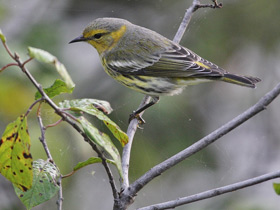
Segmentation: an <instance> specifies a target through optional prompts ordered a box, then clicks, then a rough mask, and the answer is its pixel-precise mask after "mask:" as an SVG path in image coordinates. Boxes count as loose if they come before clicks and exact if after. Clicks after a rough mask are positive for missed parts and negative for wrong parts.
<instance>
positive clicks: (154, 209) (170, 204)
mask: <svg viewBox="0 0 280 210" xmlns="http://www.w3.org/2000/svg"><path fill="white" fill-rule="evenodd" d="M279 177H280V171H277V172H272V173H267V174H264V175H261V176H258V177H254V178H251V179H247V180H245V181H241V182H237V183H234V184H230V185H227V186H224V187H219V188H216V189H212V190H208V191H205V192H201V193H198V194H194V195H190V196H187V197H183V198H178V199H176V200H172V201H167V202H164V203H159V204H155V205H151V206H147V207H143V208H139V209H138V210H162V209H173V208H175V207H177V206H181V205H184V204H188V203H193V202H195V201H200V200H204V199H207V198H212V197H215V196H218V195H222V194H225V193H229V192H233V191H236V190H240V189H243V188H245V187H250V186H252V185H256V184H260V183H262V182H266V181H268V180H271V179H275V178H279Z"/></svg>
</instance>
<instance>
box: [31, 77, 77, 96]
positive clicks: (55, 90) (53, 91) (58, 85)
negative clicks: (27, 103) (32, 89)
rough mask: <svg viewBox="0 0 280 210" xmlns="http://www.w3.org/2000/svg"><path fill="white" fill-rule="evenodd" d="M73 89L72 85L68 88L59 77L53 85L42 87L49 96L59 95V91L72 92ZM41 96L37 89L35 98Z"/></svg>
mask: <svg viewBox="0 0 280 210" xmlns="http://www.w3.org/2000/svg"><path fill="white" fill-rule="evenodd" d="M73 90H74V87H73V88H68V87H67V85H66V84H65V82H63V81H62V80H60V79H57V80H55V82H54V83H53V85H52V86H50V87H49V88H44V91H45V93H46V94H47V95H48V96H49V97H50V98H53V97H55V96H57V95H60V94H61V93H72V91H73ZM41 97H42V95H41V93H40V92H38V91H37V92H36V94H35V100H37V99H39V98H41Z"/></svg>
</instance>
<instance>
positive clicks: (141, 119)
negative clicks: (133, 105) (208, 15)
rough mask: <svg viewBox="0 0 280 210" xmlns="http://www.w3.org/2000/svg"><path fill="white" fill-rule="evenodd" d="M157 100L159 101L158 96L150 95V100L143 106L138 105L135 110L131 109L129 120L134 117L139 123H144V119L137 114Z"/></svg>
mask: <svg viewBox="0 0 280 210" xmlns="http://www.w3.org/2000/svg"><path fill="white" fill-rule="evenodd" d="M157 102H159V96H152V100H151V101H150V102H149V103H147V104H145V105H144V106H142V107H140V108H139V109H137V110H136V111H133V112H132V114H130V116H129V122H130V121H131V120H133V119H135V118H136V119H137V120H138V121H139V123H140V124H144V123H145V120H144V119H143V118H142V117H141V116H140V115H139V114H140V113H141V112H143V111H144V110H146V109H148V108H149V107H150V106H153V105H154V104H156V103H157Z"/></svg>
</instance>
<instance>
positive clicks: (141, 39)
mask: <svg viewBox="0 0 280 210" xmlns="http://www.w3.org/2000/svg"><path fill="white" fill-rule="evenodd" d="M81 41H84V42H87V43H89V44H91V45H92V46H93V47H94V48H95V49H96V50H97V52H98V53H99V56H100V59H101V62H102V65H103V67H104V70H105V71H106V73H107V74H109V75H110V76H111V77H113V78H114V79H115V80H117V81H118V82H120V83H121V84H123V85H125V86H126V87H129V88H131V89H133V90H136V91H138V92H141V93H144V94H147V95H150V96H152V99H153V100H152V101H151V102H150V103H149V104H148V105H145V106H144V107H141V108H140V109H138V110H137V111H135V112H134V116H137V115H138V114H139V113H140V112H142V111H143V110H145V109H146V108H147V107H149V106H151V105H153V104H155V103H156V102H158V100H159V96H162V95H174V94H179V93H181V92H182V90H183V89H184V88H185V87H186V86H188V85H195V84H199V83H202V82H208V81H224V82H228V83H232V84H237V85H241V86H245V87H251V88H254V87H255V83H257V82H260V81H261V80H260V79H259V78H257V77H252V76H241V75H237V74H231V73H229V72H227V71H225V70H224V69H222V68H220V67H219V66H217V65H216V64H213V63H211V62H210V61H207V60H205V59H203V58H201V57H200V56H198V55H197V54H195V53H194V52H192V51H191V50H189V49H187V48H185V47H183V46H181V45H179V44H177V43H175V42H173V41H171V40H169V39H167V38H165V37H163V36H162V35H160V34H158V33H156V32H154V31H152V30H150V29H147V28H144V27H141V26H138V25H134V24H132V23H130V22H129V21H127V20H123V19H119V18H98V19H96V20H94V21H92V22H91V23H90V24H89V25H88V26H87V27H86V28H85V29H84V31H83V34H82V35H81V36H79V37H77V38H75V39H73V40H72V41H70V42H69V43H74V42H81Z"/></svg>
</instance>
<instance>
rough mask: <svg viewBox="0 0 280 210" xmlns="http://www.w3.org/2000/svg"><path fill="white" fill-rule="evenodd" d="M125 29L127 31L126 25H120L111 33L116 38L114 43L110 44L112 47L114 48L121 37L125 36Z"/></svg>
mask: <svg viewBox="0 0 280 210" xmlns="http://www.w3.org/2000/svg"><path fill="white" fill-rule="evenodd" d="M125 31H126V26H125V25H123V26H121V27H120V29H119V30H117V31H114V32H112V33H111V36H112V38H113V40H114V43H113V44H112V45H111V46H110V49H112V48H113V47H114V46H115V45H116V44H117V43H118V42H119V39H120V38H121V37H122V36H123V34H124V33H125Z"/></svg>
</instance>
